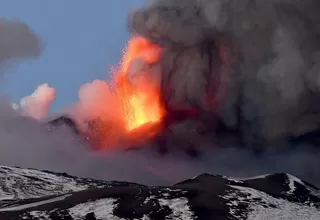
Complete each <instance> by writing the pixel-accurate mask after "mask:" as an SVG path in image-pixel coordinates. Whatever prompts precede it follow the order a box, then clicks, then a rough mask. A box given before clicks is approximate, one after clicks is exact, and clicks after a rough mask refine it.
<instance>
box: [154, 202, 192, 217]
mask: <svg viewBox="0 0 320 220" xmlns="http://www.w3.org/2000/svg"><path fill="white" fill-rule="evenodd" d="M158 201H159V204H160V205H161V206H169V208H170V209H171V210H172V212H173V213H172V214H171V215H170V216H169V219H175V220H194V214H193V212H192V211H190V207H189V205H188V199H187V198H176V199H158Z"/></svg>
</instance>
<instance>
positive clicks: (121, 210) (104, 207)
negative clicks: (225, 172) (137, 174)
mask: <svg viewBox="0 0 320 220" xmlns="http://www.w3.org/2000/svg"><path fill="white" fill-rule="evenodd" d="M0 173H1V177H0V180H1V184H3V185H1V187H2V188H1V190H2V191H1V192H0V193H1V196H3V198H11V200H4V199H3V198H1V199H2V200H0V202H2V204H1V206H0V219H1V220H19V219H33V220H40V219H41V220H55V219H70V220H81V219H98V220H105V219H112V220H127V219H131V220H141V219H142V220H156V219H168V220H169V219H175V220H193V219H198V220H201V219H214V218H215V217H216V216H219V219H229V220H236V219H250V220H253V219H271V220H272V219H284V220H286V219H289V220H300V219H311V220H315V219H320V196H319V192H320V190H319V189H318V188H317V187H315V186H312V185H310V184H309V183H307V182H304V181H302V180H300V179H298V178H297V177H294V176H291V175H289V174H286V173H279V174H267V175H261V176H257V177H251V178H243V179H240V178H235V177H225V176H220V175H210V174H202V175H199V176H197V177H195V178H192V179H189V180H185V181H183V182H180V183H177V184H174V185H172V186H162V187H157V186H144V185H140V184H134V183H125V182H123V183H121V182H104V181H95V180H92V179H81V178H77V177H72V176H68V175H66V174H56V173H51V172H47V171H38V170H33V169H21V168H12V167H0ZM13 198H14V199H13Z"/></svg>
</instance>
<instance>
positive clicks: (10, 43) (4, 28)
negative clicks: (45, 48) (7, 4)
mask: <svg viewBox="0 0 320 220" xmlns="http://www.w3.org/2000/svg"><path fill="white" fill-rule="evenodd" d="M41 46H42V44H41V41H40V40H39V38H38V37H37V36H36V35H35V34H34V32H33V31H32V30H31V29H30V28H29V27H28V26H27V25H26V24H24V23H22V22H20V21H9V20H6V19H3V18H1V19H0V63H2V62H5V61H12V60H20V59H23V58H27V57H38V56H39V55H40V53H41Z"/></svg>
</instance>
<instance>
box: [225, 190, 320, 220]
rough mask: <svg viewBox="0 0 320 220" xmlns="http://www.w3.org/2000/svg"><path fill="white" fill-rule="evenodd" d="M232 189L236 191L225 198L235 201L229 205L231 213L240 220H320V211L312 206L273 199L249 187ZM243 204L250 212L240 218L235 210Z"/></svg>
mask: <svg viewBox="0 0 320 220" xmlns="http://www.w3.org/2000/svg"><path fill="white" fill-rule="evenodd" d="M230 187H232V188H234V189H236V191H234V192H232V193H231V194H229V195H227V196H225V197H224V198H227V199H229V200H233V199H234V200H233V202H232V203H229V205H230V212H231V214H232V215H233V216H234V217H236V218H238V219H248V220H257V219H269V220H278V219H290V220H301V219H310V220H318V219H320V209H319V208H316V207H314V206H312V205H311V206H310V205H304V204H298V203H289V202H288V201H287V200H284V199H281V198H275V197H272V196H270V195H268V194H266V193H264V192H261V191H259V190H255V189H252V188H249V187H243V186H230ZM242 204H245V205H248V208H247V210H248V211H247V213H243V215H242V216H238V215H237V214H236V213H237V211H236V210H235V209H239V206H240V205H242Z"/></svg>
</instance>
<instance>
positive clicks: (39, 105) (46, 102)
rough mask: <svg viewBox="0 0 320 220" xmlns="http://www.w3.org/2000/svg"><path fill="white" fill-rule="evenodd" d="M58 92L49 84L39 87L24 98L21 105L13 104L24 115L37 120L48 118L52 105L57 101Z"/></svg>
mask: <svg viewBox="0 0 320 220" xmlns="http://www.w3.org/2000/svg"><path fill="white" fill-rule="evenodd" d="M55 97H56V90H55V89H54V88H52V87H50V86H49V84H48V83H44V84H42V85H39V86H38V87H37V88H36V90H35V91H34V92H33V93H32V94H31V95H29V96H26V97H23V98H22V99H21V101H20V104H19V105H17V104H13V108H14V109H15V110H16V111H18V112H20V113H21V114H22V115H25V116H30V117H33V118H36V119H43V118H44V117H46V116H48V113H49V110H50V105H51V103H52V102H53V101H54V100H55Z"/></svg>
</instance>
